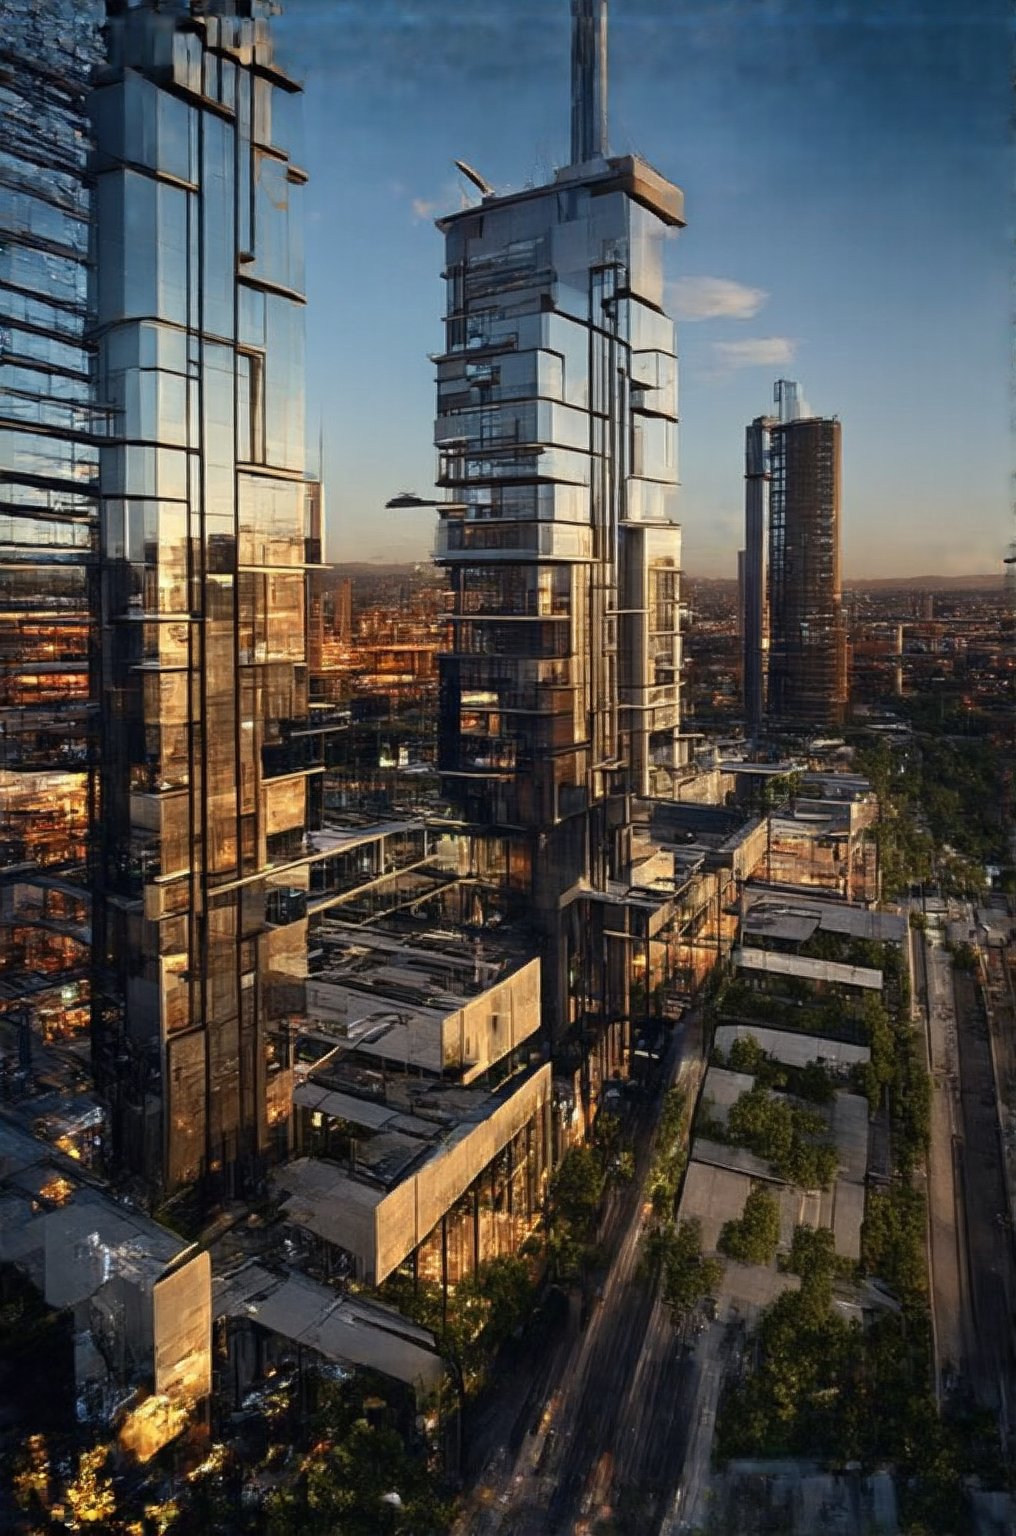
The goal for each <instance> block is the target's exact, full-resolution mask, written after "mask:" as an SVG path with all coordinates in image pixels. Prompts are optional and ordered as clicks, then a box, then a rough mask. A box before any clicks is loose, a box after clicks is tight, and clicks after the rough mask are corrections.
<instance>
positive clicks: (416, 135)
mask: <svg viewBox="0 0 1016 1536" xmlns="http://www.w3.org/2000/svg"><path fill="white" fill-rule="evenodd" d="M569 25H570V19H569V5H568V0H286V12H285V15H284V16H283V18H282V19H281V21H280V23H279V33H280V38H279V41H280V48H281V50H282V52H283V54H284V56H285V59H286V61H287V63H289V64H290V66H291V67H292V68H293V69H294V71H295V72H296V73H297V74H298V75H299V76H300V77H301V78H302V79H303V81H304V84H305V88H306V100H305V134H306V150H305V156H304V159H305V163H306V165H307V169H308V170H309V172H310V175H311V182H310V185H309V187H308V189H307V204H306V206H307V231H306V236H307V269H308V270H307V284H308V298H309V303H310V308H309V311H308V404H309V414H308V435H309V436H310V437H312V438H314V437H316V434H317V423H318V421H319V420H320V421H321V423H322V426H323V437H324V467H325V479H326V484H327V493H328V508H329V525H330V527H329V553H330V555H331V556H332V557H333V558H337V559H340V560H341V559H355V560H371V559H400V560H401V559H415V558H426V556H427V555H428V553H429V550H430V548H431V544H432V532H433V525H432V520H431V516H430V515H429V514H426V513H409V514H392V513H386V512H384V511H383V510H382V508H383V504H384V502H385V500H386V499H387V497H388V496H390V495H391V494H392V493H393V492H395V491H397V490H400V489H402V488H410V489H414V490H416V491H417V492H418V493H419V494H420V495H423V496H427V495H431V494H433V493H432V491H431V486H432V482H433V475H434V463H435V455H434V451H433V448H432V446H431V434H432V419H433V412H434V390H433V368H432V365H431V364H430V362H429V360H428V353H431V352H435V351H437V350H439V347H440V343H441V325H440V317H441V312H442V304H443V296H444V295H443V285H442V283H441V282H440V279H439V273H440V269H441V259H442V249H441V238H440V236H439V234H438V232H437V231H436V230H435V229H434V227H433V219H434V217H435V216H436V215H437V214H439V213H441V212H443V211H447V210H450V209H454V208H457V207H459V206H460V202H461V198H462V195H463V185H464V184H463V183H462V181H461V178H460V177H459V175H458V173H457V172H456V171H455V170H454V167H453V163H452V162H453V161H454V160H455V159H457V158H458V159H464V160H466V161H468V162H469V163H471V164H472V165H475V166H476V167H477V168H478V169H479V170H480V171H481V172H482V173H483V175H484V176H485V177H486V178H487V180H488V181H490V182H492V183H493V184H494V185H495V186H496V187H497V188H498V190H501V191H507V190H518V189H520V188H521V187H523V186H525V185H526V183H527V182H532V181H540V180H543V179H545V178H546V177H548V176H549V175H550V174H551V173H552V171H553V168H554V167H555V166H556V165H558V164H560V163H562V161H563V160H564V159H565V158H566V141H567V131H568V99H569V84H568V68H569V55H568V33H569ZM610 49H611V93H610V119H611V149H612V151H614V152H615V153H622V152H625V151H629V150H637V151H638V152H639V153H641V154H644V155H645V156H646V158H647V159H649V160H650V161H651V162H652V163H653V164H654V165H656V166H657V167H658V168H659V169H660V170H661V171H663V172H664V173H665V174H666V175H668V176H669V177H670V178H671V179H672V180H674V181H676V182H677V183H678V184H679V185H680V186H682V187H683V188H684V191H685V196H686V214H687V218H688V228H687V229H686V230H684V231H683V232H682V233H681V235H680V237H679V238H678V239H676V240H674V241H672V242H670V243H669V246H668V277H669V279H670V282H671V285H672V286H671V289H670V294H671V299H672V308H673V311H674V312H675V313H676V315H677V317H678V322H679V324H678V343H679V350H680V354H681V419H682V424H681V438H680V454H681V460H680V462H681V479H682V487H683V489H682V501H681V521H682V523H683V525H684V530H685V532H684V544H685V555H684V565H685V568H686V569H687V570H689V571H690V572H692V573H695V574H701V575H726V576H731V575H733V574H734V569H735V552H736V550H737V548H738V545H739V542H740V533H741V498H742V478H741V477H742V457H743V434H744V425H745V423H746V422H747V421H748V420H750V419H751V417H752V416H755V415H759V414H760V413H762V412H764V411H766V410H767V409H768V408H769V405H770V401H771V398H772V384H773V380H774V379H775V378H776V377H778V376H780V375H783V376H787V377H791V378H798V379H800V381H801V383H802V385H803V387H804V392H805V394H806V396H807V399H808V401H809V402H810V404H811V406H812V408H813V409H814V410H815V411H817V412H819V413H821V414H827V415H838V416H839V417H840V418H841V420H842V422H843V434H844V557H845V571H846V574H847V575H850V576H878V575H922V574H925V573H928V572H935V573H942V574H960V573H972V572H981V571H990V570H997V569H998V568H999V566H998V561H999V558H1000V554H1001V551H1002V548H1003V546H1004V544H1005V543H1006V541H1007V539H1008V538H1009V537H1010V534H1011V527H1010V516H1009V486H1008V477H1009V473H1010V467H1011V452H1010V436H1009V408H1010V400H1009V387H1010V363H1009V326H1008V310H1009V267H1008V247H1007V236H1008V234H1009V232H1010V227H1011V206H1010V204H1009V202H1008V200H1007V199H1008V192H1007V172H1008V169H1009V166H1008V153H1007V143H1008V128H1007V119H1008V112H1009V106H1010V102H1009V84H1008V78H1007V66H1008V62H1009V57H1010V40H1009V31H1008V20H1007V9H1006V6H1005V4H1004V3H1003V0H611V6H610ZM315 457H316V451H315Z"/></svg>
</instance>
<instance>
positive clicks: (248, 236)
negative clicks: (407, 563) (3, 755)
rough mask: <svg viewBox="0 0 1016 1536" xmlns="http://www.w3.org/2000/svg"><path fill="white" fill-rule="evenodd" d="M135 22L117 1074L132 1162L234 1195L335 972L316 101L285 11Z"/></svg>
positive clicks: (112, 783)
mask: <svg viewBox="0 0 1016 1536" xmlns="http://www.w3.org/2000/svg"><path fill="white" fill-rule="evenodd" d="M107 10H108V12H109V34H108V35H109V66H108V69H107V70H106V71H105V72H104V73H103V75H102V76H101V77H100V80H99V83H98V87H97V89H96V90H95V92H94V94H93V96H92V99H91V118H92V123H93V130H94V135H95V143H96V155H95V166H94V170H95V176H96V190H95V199H96V221H95V227H96V233H97V239H96V248H95V273H96V283H95V296H94V333H93V334H94V340H95V345H96V348H97V372H96V377H97V384H98V391H99V396H100V398H101V399H102V400H103V401H104V402H106V403H108V405H109V407H110V408H111V410H112V412H113V413H114V440H113V441H112V443H111V444H110V445H109V446H105V447H103V449H102V450H101V493H102V509H101V544H100V555H101V576H102V581H101V622H102V631H103V635H102V638H103V645H102V678H101V715H102V782H101V792H102V805H101V810H102V815H101V822H100V824H99V827H98V830H97V847H96V890H95V914H94V927H95V959H96V967H97V987H96V997H95V1018H94V1039H95V1052H96V1071H97V1078H98V1081H99V1083H100V1086H101V1087H102V1088H103V1089H104V1090H105V1093H106V1095H107V1097H108V1099H109V1101H110V1104H111V1109H112V1120H113V1129H114V1137H115V1153H116V1155H117V1157H118V1159H119V1160H120V1161H121V1162H122V1163H124V1164H126V1165H127V1166H129V1167H133V1168H135V1169H137V1170H138V1171H139V1172H144V1174H145V1175H146V1176H147V1178H148V1179H149V1180H150V1181H151V1182H152V1183H153V1184H154V1185H156V1186H158V1185H162V1187H164V1188H166V1189H172V1188H174V1187H177V1186H179V1185H181V1184H184V1183H190V1182H192V1181H196V1180H202V1179H205V1180H207V1181H208V1183H209V1185H210V1186H211V1187H212V1188H213V1189H221V1190H225V1191H227V1192H228V1191H231V1190H239V1189H240V1188H242V1187H243V1186H244V1185H245V1184H246V1185H249V1184H250V1181H252V1180H254V1179H256V1178H257V1177H258V1176H259V1173H260V1170H261V1169H262V1168H263V1167H264V1165H265V1163H266V1162H267V1161H268V1160H270V1158H271V1157H272V1156H273V1155H277V1154H278V1153H280V1152H281V1151H283V1150H285V1146H286V1126H287V1122H288V1115H289V1097H290V1095H289V1091H288V1088H289V1084H288V1074H287V1072H286V1065H287V1055H286V1053H287V1050H288V1045H287V1038H288V1025H289V1020H290V1016H291V1015H292V1014H294V1013H296V1012H298V1011H299V1009H300V1007H301V1005H302V988H303V983H304V976H305V968H306V960H305V951H306V890H307V869H306V864H305V863H304V862H301V861H302V858H303V854H304V850H305V832H306V827H307V819H308V797H309V795H310V794H311V785H310V781H309V778H308V767H307V764H308V756H307V752H306V750H305V749H306V742H305V740H304V739H303V738H302V737H296V736H294V737H292V738H291V737H290V735H289V733H288V730H287V725H288V722H291V721H293V720H294V719H300V718H302V717H304V716H305V715H306V711H307V668H306V634H305V587H304V582H305V576H304V566H305V563H306V560H307V554H308V545H307V543H306V537H307V532H308V524H307V522H306V521H305V518H306V516H308V515H309V516H310V518H311V525H312V523H313V498H311V499H310V502H308V499H307V490H306V486H305V480H304V408H303V398H304V396H303V389H304V387H303V298H302V290H303V261H302V252H301V222H300V217H299V214H298V211H297V205H298V203H299V198H300V193H301V189H302V186H303V183H304V180H305V176H304V173H303V172H302V171H301V170H300V169H299V167H298V165H297V164H295V163H294V161H293V159H292V158H291V153H290V148H291V143H292V139H291V134H292V118H293V109H294V107H296V106H297V105H298V100H297V98H298V89H297V87H296V85H295V84H294V83H293V82H292V81H291V80H290V79H288V78H287V76H286V75H285V74H284V73H283V72H282V70H281V69H280V67H279V65H278V63H277V61H276V59H275V57H274V53H273V47H272V38H271V34H270V30H269V22H268V16H269V14H270V12H271V10H272V7H271V5H270V4H268V3H266V0H221V4H216V3H204V4H200V5H198V4H194V5H193V6H190V5H188V4H186V3H183V0H181V3H177V4H173V5H164V4H158V3H157V0H142V3H140V4H133V3H127V0H111V3H110V4H109V5H108V6H107ZM310 531H311V533H312V534H313V526H311V527H310ZM312 542H313V540H312ZM315 553H316V551H315V550H311V554H315Z"/></svg>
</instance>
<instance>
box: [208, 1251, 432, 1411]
mask: <svg viewBox="0 0 1016 1536" xmlns="http://www.w3.org/2000/svg"><path fill="white" fill-rule="evenodd" d="M212 1294H213V1306H214V1311H215V1316H216V1319H219V1318H224V1319H227V1320H229V1321H230V1322H232V1323H234V1324H242V1325H243V1326H244V1327H245V1328H249V1327H251V1326H256V1327H258V1328H261V1329H264V1330H265V1331H266V1332H268V1333H271V1334H276V1335H278V1336H279V1337H280V1338H282V1339H286V1340H289V1341H290V1342H291V1343H293V1344H296V1345H298V1346H299V1347H300V1348H301V1349H303V1350H307V1351H309V1352H310V1353H312V1354H314V1355H318V1356H319V1357H320V1358H322V1359H324V1360H329V1361H331V1362H333V1363H334V1364H336V1365H340V1366H345V1367H346V1368H347V1369H350V1370H354V1369H357V1368H359V1369H362V1370H369V1371H376V1372H377V1373H378V1374H379V1375H382V1376H388V1377H391V1378H393V1379H394V1380H396V1381H402V1382H405V1383H406V1384H407V1385H408V1386H411V1387H413V1388H414V1389H415V1391H416V1392H417V1394H418V1396H419V1397H420V1398H421V1399H422V1398H424V1397H425V1396H426V1395H427V1393H429V1392H431V1391H433V1390H434V1389H435V1388H436V1387H438V1386H439V1385H440V1383H441V1380H442V1378H443V1376H444V1369H445V1367H444V1362H443V1360H442V1359H441V1356H440V1355H439V1354H438V1353H437V1349H436V1346H435V1339H434V1335H433V1334H432V1333H430V1332H429V1331H428V1330H427V1329H426V1328H420V1327H417V1326H416V1325H415V1324H414V1323H411V1322H410V1321H409V1320H408V1318H405V1317H402V1316H401V1315H400V1314H399V1313H398V1312H393V1311H392V1310H391V1308H390V1307H383V1306H381V1305H379V1304H378V1303H377V1302H375V1301H369V1300H367V1299H366V1298H365V1297H362V1296H351V1295H345V1296H343V1295H341V1294H337V1293H336V1292H335V1290H334V1289H332V1287H331V1286H327V1285H321V1284H320V1283H319V1282H317V1281H315V1280H312V1279H310V1278H308V1277H307V1276H306V1275H296V1274H289V1275H279V1274H275V1273H274V1272H273V1271H271V1270H268V1269H265V1268H264V1266H263V1265H261V1264H258V1263H255V1262H253V1261H248V1262H246V1263H244V1264H242V1265H241V1266H240V1267H239V1268H238V1269H235V1270H233V1271H232V1272H231V1273H229V1274H228V1275H222V1276H219V1277H217V1278H216V1280H215V1281H214V1283H213V1287H212Z"/></svg>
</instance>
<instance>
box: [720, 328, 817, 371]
mask: <svg viewBox="0 0 1016 1536" xmlns="http://www.w3.org/2000/svg"><path fill="white" fill-rule="evenodd" d="M796 350H797V343H796V342H794V341H791V339H790V337H789V336H752V337H749V338H748V339H747V340H745V341H714V342H713V347H712V352H713V362H714V364H715V372H716V374H717V375H723V374H726V373H733V372H735V370H736V369H738V368H782V367H783V366H784V365H785V364H787V363H792V362H793V361H794V353H795V351H796Z"/></svg>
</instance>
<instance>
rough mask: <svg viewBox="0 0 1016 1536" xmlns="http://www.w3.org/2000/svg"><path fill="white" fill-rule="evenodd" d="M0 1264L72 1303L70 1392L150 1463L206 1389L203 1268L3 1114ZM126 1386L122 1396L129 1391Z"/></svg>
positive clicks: (198, 1258)
mask: <svg viewBox="0 0 1016 1536" xmlns="http://www.w3.org/2000/svg"><path fill="white" fill-rule="evenodd" d="M0 1261H2V1262H5V1263H10V1264H14V1265H15V1266H16V1267H17V1268H18V1269H19V1270H21V1271H22V1273H24V1274H25V1275H26V1276H27V1278H28V1279H30V1280H31V1281H32V1282H33V1284H34V1285H35V1286H36V1287H37V1289H38V1290H39V1291H40V1292H41V1294H42V1296H43V1297H44V1299H45V1301H46V1303H47V1305H49V1306H51V1307H53V1308H55V1309H57V1310H59V1311H64V1310H69V1311H70V1312H71V1313H72V1314H73V1317H74V1331H75V1336H76V1343H75V1352H74V1366H75V1384H76V1389H77V1393H78V1396H79V1398H80V1400H81V1402H82V1404H83V1406H84V1410H85V1412H86V1413H87V1414H88V1416H89V1417H94V1418H95V1419H96V1420H97V1421H100V1422H101V1421H107V1422H109V1421H112V1420H113V1418H114V1417H116V1416H117V1415H118V1414H119V1413H120V1412H121V1410H122V1409H123V1406H124V1403H125V1401H126V1402H131V1397H130V1393H132V1392H133V1393H135V1394H136V1395H135V1398H134V1400H133V1401H134V1403H135V1405H136V1411H132V1413H131V1414H130V1415H129V1416H128V1418H127V1420H126V1422H124V1423H122V1424H121V1437H122V1438H123V1439H124V1441H125V1443H128V1444H129V1445H130V1447H131V1448H132V1449H133V1450H135V1452H136V1453H137V1454H138V1455H139V1456H140V1457H141V1459H147V1457H148V1456H149V1455H151V1454H152V1453H153V1452H154V1451H155V1450H156V1449H158V1446H159V1445H160V1444H161V1443H163V1442H164V1441H165V1440H167V1439H170V1438H172V1436H173V1435H174V1434H175V1433H176V1432H177V1430H178V1429H179V1428H180V1427H181V1424H182V1422H183V1421H184V1420H185V1419H186V1417H187V1415H188V1413H189V1412H190V1410H191V1409H192V1408H194V1407H195V1405H196V1404H198V1403H199V1402H200V1401H201V1400H202V1399H204V1398H206V1397H207V1396H208V1395H209V1393H210V1392H211V1385H212V1380H211V1378H212V1364H211V1321H212V1319H211V1264H210V1260H209V1257H208V1254H207V1253H205V1252H198V1251H197V1250H196V1249H195V1248H194V1247H193V1246H192V1245H190V1244H187V1243H185V1242H183V1241H182V1240H181V1239H180V1238H179V1237H177V1235H176V1234H175V1233H173V1232H169V1231H168V1230H167V1229H166V1228H164V1227H161V1226H159V1225H157V1223H155V1222H154V1221H151V1220H149V1219H148V1218H147V1217H146V1216H144V1215H142V1214H141V1213H140V1212H137V1211H135V1210H133V1209H130V1208H129V1207H126V1206H124V1205H122V1204H120V1203H118V1202H116V1201H115V1200H113V1199H112V1198H111V1197H110V1196H108V1195H106V1194H105V1193H103V1192H102V1191H101V1190H100V1189H98V1188H97V1187H95V1186H94V1185H93V1184H92V1183H90V1182H86V1180H85V1178H84V1176H83V1175H82V1174H81V1172H80V1170H79V1169H78V1168H77V1167H76V1166H75V1163H74V1161H73V1160H72V1159H70V1158H67V1157H63V1156H61V1155H60V1154H58V1153H54V1152H53V1151H51V1150H50V1149H49V1148H47V1147H46V1146H44V1145H43V1144H42V1143H41V1142H39V1141H37V1140H35V1138H33V1137H31V1136H28V1135H25V1134H24V1133H23V1132H21V1131H19V1130H17V1129H15V1128H14V1127H12V1126H11V1125H9V1124H7V1123H6V1122H4V1121H2V1120H0ZM125 1394H126V1395H125Z"/></svg>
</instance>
